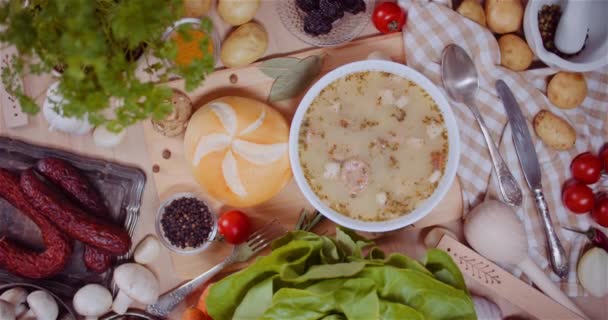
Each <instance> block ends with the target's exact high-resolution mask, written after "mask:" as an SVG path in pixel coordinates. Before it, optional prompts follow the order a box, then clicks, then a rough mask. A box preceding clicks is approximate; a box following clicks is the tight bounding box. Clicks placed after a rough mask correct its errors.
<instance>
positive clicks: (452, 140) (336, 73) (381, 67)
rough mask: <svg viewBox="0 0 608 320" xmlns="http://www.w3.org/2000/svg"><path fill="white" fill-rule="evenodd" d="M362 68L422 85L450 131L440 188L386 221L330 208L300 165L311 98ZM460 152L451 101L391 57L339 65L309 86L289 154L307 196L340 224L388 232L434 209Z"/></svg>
mask: <svg viewBox="0 0 608 320" xmlns="http://www.w3.org/2000/svg"><path fill="white" fill-rule="evenodd" d="M360 71H384V72H388V73H392V74H395V75H397V76H401V77H403V78H406V79H408V80H410V81H413V82H414V83H416V84H417V85H419V86H420V87H421V88H423V89H424V90H426V92H428V94H429V95H430V96H431V97H432V98H433V99H434V100H435V102H436V103H437V106H438V107H439V109H440V110H441V113H442V114H443V118H444V120H445V124H446V127H447V131H448V143H449V152H448V161H447V166H446V169H445V172H444V175H443V177H442V178H441V180H440V181H439V184H438V186H437V188H436V189H435V192H434V193H433V194H432V195H431V196H430V197H429V198H427V199H426V200H424V201H423V202H421V203H420V204H419V205H418V207H417V208H416V209H415V210H413V211H412V212H410V213H408V214H405V215H403V216H401V217H398V218H396V219H392V220H387V221H378V222H368V221H361V220H356V219H352V218H350V217H347V216H345V215H343V214H340V213H339V212H336V211H334V210H333V209H331V208H329V207H328V206H327V205H325V203H323V202H322V201H321V200H320V199H319V198H318V197H317V195H316V194H315V193H314V192H313V191H312V189H311V188H310V186H309V185H308V181H307V180H306V178H305V177H304V173H303V172H302V167H301V165H300V157H299V146H298V140H299V139H298V136H299V132H300V126H301V124H302V119H303V117H304V114H305V113H306V110H307V109H308V107H309V106H310V104H311V103H312V101H313V100H314V99H315V98H316V97H317V96H318V95H319V93H320V92H321V90H323V89H324V88H325V87H326V86H328V85H329V84H330V83H332V82H333V81H335V80H337V79H339V78H342V77H343V76H345V75H347V74H350V73H354V72H360ZM459 156H460V138H459V134H458V126H457V123H456V118H455V117H454V114H453V113H452V110H451V109H450V105H449V104H448V101H447V100H446V98H445V97H444V95H443V94H442V93H441V91H439V89H438V88H437V87H436V86H435V85H434V84H433V83H432V82H431V81H430V80H429V79H427V78H426V77H425V76H423V75H422V74H420V73H418V72H417V71H415V70H414V69H412V68H409V67H407V66H405V65H402V64H399V63H395V62H391V61H382V60H367V61H359V62H353V63H350V64H347V65H344V66H342V67H339V68H337V69H335V70H333V71H331V72H329V73H328V74H326V75H325V76H323V77H322V78H321V79H320V80H319V81H317V82H316V83H315V84H314V85H313V86H312V87H311V88H310V89H309V90H308V92H307V93H306V95H305V96H304V98H302V101H301V102H300V105H299V106H298V110H297V111H296V113H295V115H294V117H293V121H292V123H291V129H290V133H289V158H290V161H291V167H292V170H293V174H294V178H295V180H296V183H297V184H298V187H299V188H300V190H302V193H303V194H304V196H305V197H306V199H307V200H308V201H309V202H310V203H311V204H312V205H313V206H314V207H315V208H316V209H317V210H319V211H320V212H321V213H322V214H323V215H324V216H325V217H327V218H329V219H331V220H332V221H334V222H336V223H337V224H340V225H342V226H345V227H347V228H351V229H354V230H359V231H366V232H385V231H391V230H395V229H399V228H403V227H405V226H407V225H410V224H412V223H415V222H416V221H418V220H420V219H422V218H423V217H424V216H426V215H427V214H429V212H431V210H432V209H433V208H434V207H435V206H436V205H437V204H438V203H439V201H441V199H442V198H443V197H444V196H445V194H446V193H447V192H448V190H449V189H450V187H451V185H452V183H453V181H454V177H455V176H456V169H457V168H458V161H459Z"/></svg>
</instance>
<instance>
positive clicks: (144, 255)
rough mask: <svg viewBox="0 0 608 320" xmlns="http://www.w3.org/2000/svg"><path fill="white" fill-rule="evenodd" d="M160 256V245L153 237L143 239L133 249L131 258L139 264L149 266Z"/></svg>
mask: <svg viewBox="0 0 608 320" xmlns="http://www.w3.org/2000/svg"><path fill="white" fill-rule="evenodd" d="M159 254H160V243H159V242H158V239H157V238H156V237H155V236H153V235H148V236H147V237H145V238H144V239H143V240H142V241H141V242H140V243H139V244H138V245H137V248H136V249H135V253H134V254H133V258H134V259H135V262H137V263H139V264H149V263H151V262H153V261H154V260H156V258H158V255H159Z"/></svg>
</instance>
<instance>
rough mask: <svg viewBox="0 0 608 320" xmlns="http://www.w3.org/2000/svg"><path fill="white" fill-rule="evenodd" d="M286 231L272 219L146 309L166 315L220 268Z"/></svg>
mask: <svg viewBox="0 0 608 320" xmlns="http://www.w3.org/2000/svg"><path fill="white" fill-rule="evenodd" d="M286 232H287V231H286V230H285V228H283V227H282V226H281V225H280V224H279V223H278V221H277V220H276V219H275V220H272V222H270V223H269V224H267V225H266V226H264V227H262V228H261V229H259V230H257V231H255V232H254V233H252V234H251V235H250V236H249V239H247V241H246V242H245V243H243V244H240V245H238V246H235V247H234V249H232V253H231V254H230V255H229V256H228V257H227V258H226V259H224V261H222V262H220V263H218V264H217V265H215V266H214V267H213V268H211V269H209V270H207V271H205V272H203V273H202V274H201V275H199V276H198V277H196V278H194V279H192V280H190V281H188V282H186V283H184V284H182V285H181V286H179V287H177V288H175V289H173V290H171V291H169V292H166V293H165V294H163V295H162V296H160V298H159V299H158V301H157V302H156V303H155V304H151V305H149V306H148V307H147V308H146V311H148V312H149V313H151V314H153V315H155V316H159V317H166V316H167V315H168V314H169V313H170V312H171V311H172V310H173V309H174V308H175V307H176V306H177V305H178V304H180V303H181V302H182V301H184V299H185V298H186V297H187V296H188V295H189V294H190V293H192V291H194V290H195V289H196V288H198V287H199V286H201V285H202V284H204V283H205V282H207V281H209V279H211V278H213V276H215V275H216V274H218V273H219V272H220V271H222V269H224V268H226V267H227V266H229V265H231V264H233V263H237V262H244V261H247V260H249V258H251V257H253V256H254V255H255V254H256V253H258V252H260V251H262V250H263V249H264V248H266V247H268V246H269V245H270V244H271V243H272V241H273V240H275V239H276V238H278V237H280V236H282V235H283V234H285V233H286Z"/></svg>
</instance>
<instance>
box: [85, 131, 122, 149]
mask: <svg viewBox="0 0 608 320" xmlns="http://www.w3.org/2000/svg"><path fill="white" fill-rule="evenodd" d="M126 132H127V131H126V130H122V131H121V132H118V133H115V132H111V131H109V130H108V129H107V128H106V127H105V126H99V127H96V128H95V130H94V131H93V142H95V145H96V146H98V147H103V148H112V147H115V146H117V145H119V144H120V142H122V139H123V138H124V137H125V133H126Z"/></svg>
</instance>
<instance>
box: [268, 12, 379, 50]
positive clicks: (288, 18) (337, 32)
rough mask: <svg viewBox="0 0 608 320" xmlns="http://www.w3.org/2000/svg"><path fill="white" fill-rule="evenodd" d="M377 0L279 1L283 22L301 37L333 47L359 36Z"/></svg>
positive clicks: (317, 44)
mask: <svg viewBox="0 0 608 320" xmlns="http://www.w3.org/2000/svg"><path fill="white" fill-rule="evenodd" d="M374 5H375V1H374V0H281V1H276V8H277V13H278V15H279V17H280V19H281V22H282V23H283V25H284V26H285V28H286V29H287V30H289V32H291V34H293V35H294V36H296V37H297V38H298V39H300V40H302V41H304V42H306V43H308V44H310V45H313V46H318V47H330V46H336V45H339V44H342V43H344V42H347V41H350V40H352V39H354V38H356V37H357V36H358V35H359V34H361V32H362V31H363V29H365V27H366V26H367V24H368V23H369V21H370V19H371V14H372V11H373V10H374Z"/></svg>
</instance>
